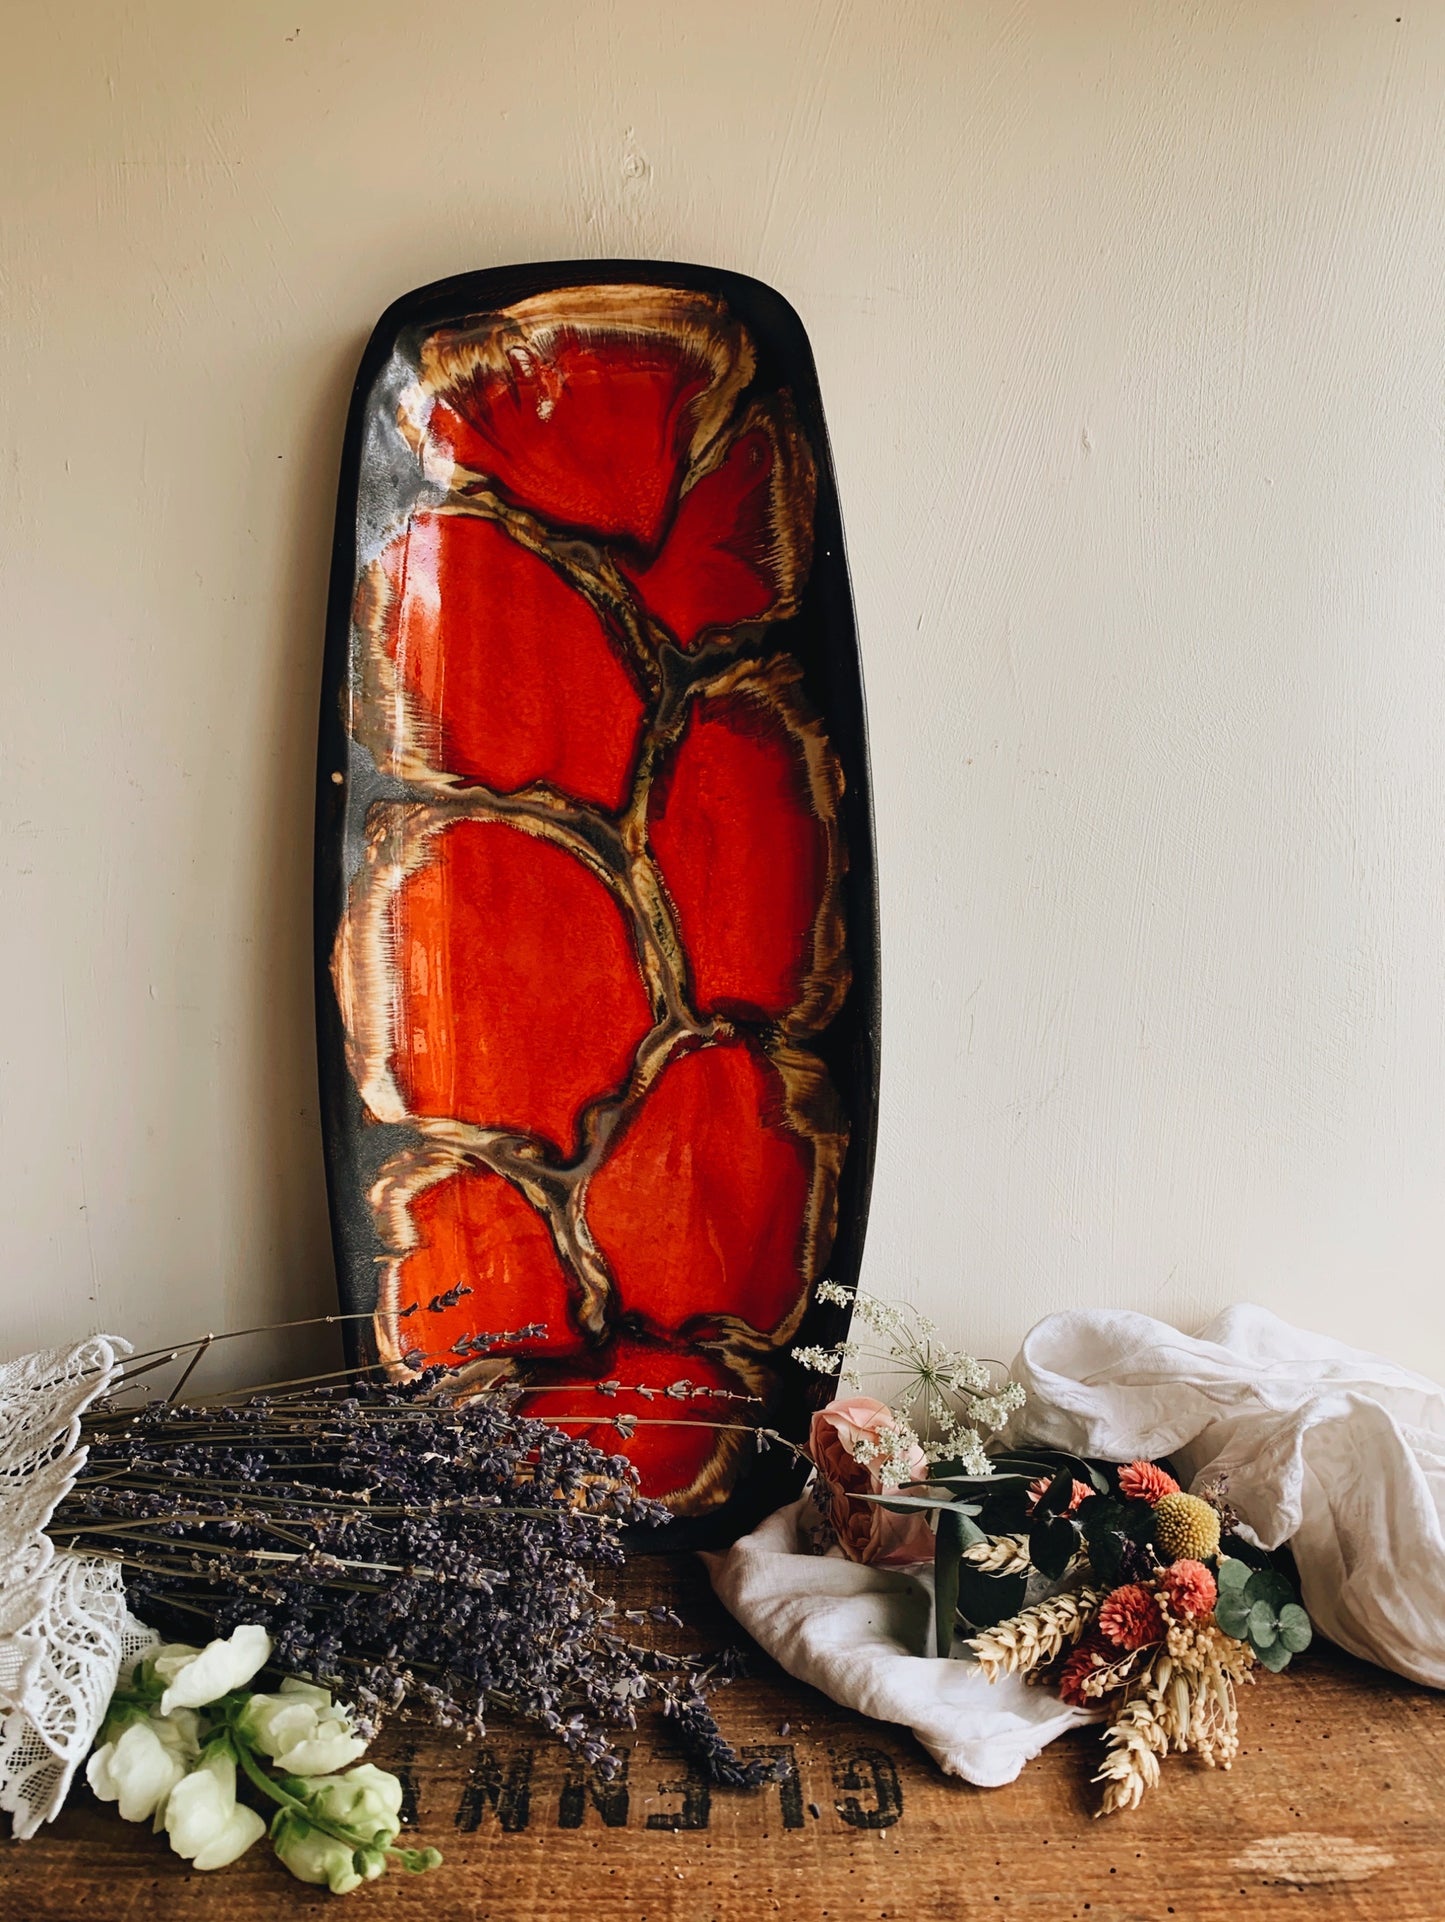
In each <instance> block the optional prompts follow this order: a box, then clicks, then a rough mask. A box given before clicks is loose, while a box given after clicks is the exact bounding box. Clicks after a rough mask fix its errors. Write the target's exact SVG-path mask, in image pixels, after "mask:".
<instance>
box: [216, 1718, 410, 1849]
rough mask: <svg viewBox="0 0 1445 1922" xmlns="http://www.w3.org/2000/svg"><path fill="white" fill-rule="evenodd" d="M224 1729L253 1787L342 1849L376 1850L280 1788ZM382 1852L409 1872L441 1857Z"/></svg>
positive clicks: (232, 1731)
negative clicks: (392, 1857)
mask: <svg viewBox="0 0 1445 1922" xmlns="http://www.w3.org/2000/svg"><path fill="white" fill-rule="evenodd" d="M225 1729H226V1738H227V1740H228V1741H229V1742H230V1745H231V1747H232V1749H233V1750H234V1752H235V1755H236V1759H237V1761H238V1762H239V1763H240V1764H241V1767H242V1768H243V1769H244V1770H245V1773H246V1776H247V1778H248V1780H249V1781H250V1782H251V1784H252V1786H253V1787H254V1788H258V1789H260V1791H261V1793H262V1794H263V1795H265V1796H268V1797H269V1798H270V1799H271V1801H273V1802H276V1803H279V1804H280V1806H281V1807H282V1808H283V1809H287V1810H289V1811H290V1812H291V1813H292V1814H295V1815H298V1816H300V1818H301V1820H302V1821H303V1822H305V1823H306V1824H307V1826H308V1827H309V1828H313V1829H316V1830H317V1831H318V1832H319V1833H320V1834H322V1835H329V1836H330V1837H331V1839H332V1841H333V1842H340V1843H341V1844H342V1846H343V1847H344V1848H348V1849H350V1850H351V1851H352V1852H353V1853H355V1852H356V1851H357V1850H359V1849H371V1848H375V1847H376V1843H375V1842H374V1840H373V1839H372V1837H371V1836H369V1835H358V1834H357V1832H356V1830H355V1829H344V1828H342V1827H340V1826H339V1825H338V1824H337V1823H334V1822H328V1821H327V1820H326V1818H325V1817H324V1816H322V1815H318V1814H317V1813H316V1812H315V1810H314V1809H313V1808H312V1807H311V1804H310V1803H309V1802H303V1801H302V1799H301V1797H300V1796H299V1795H292V1794H291V1793H290V1791H289V1790H287V1789H283V1788H282V1786H281V1784H280V1783H279V1782H278V1781H277V1780H276V1778H275V1777H274V1776H273V1775H269V1774H268V1773H267V1772H266V1770H265V1769H263V1768H262V1767H261V1765H260V1763H259V1762H258V1761H257V1760H256V1756H255V1753H254V1751H253V1750H252V1748H251V1744H250V1743H249V1742H248V1741H247V1740H246V1738H245V1736H244V1735H242V1734H241V1733H240V1731H239V1730H238V1729H237V1728H236V1726H235V1724H234V1722H232V1721H231V1720H230V1718H229V1717H228V1718H227V1720H226V1724H225ZM384 1853H385V1854H387V1855H394V1856H396V1857H397V1858H398V1860H399V1861H400V1862H401V1863H402V1864H403V1866H404V1867H406V1868H408V1869H414V1868H416V1866H417V1864H418V1863H419V1862H422V1861H423V1859H424V1858H426V1857H428V1856H433V1857H435V1861H429V1862H426V1864H425V1866H426V1867H428V1868H434V1867H435V1866H436V1865H437V1863H439V1862H440V1861H441V1856H440V1855H439V1854H438V1853H437V1851H436V1850H435V1849H399V1848H396V1847H394V1846H392V1845H391V1844H388V1845H387V1847H386V1849H385V1850H384Z"/></svg>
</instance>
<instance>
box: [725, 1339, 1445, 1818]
mask: <svg viewBox="0 0 1445 1922" xmlns="http://www.w3.org/2000/svg"><path fill="white" fill-rule="evenodd" d="M1014 1375H1015V1378H1016V1379H1017V1380H1019V1381H1021V1382H1022V1383H1023V1385H1024V1387H1025V1389H1026V1390H1027V1392H1028V1402H1027V1405H1026V1406H1025V1408H1024V1410H1023V1411H1022V1413H1021V1415H1020V1417H1019V1418H1018V1420H1019V1428H1020V1433H1023V1432H1026V1433H1027V1434H1028V1436H1029V1437H1030V1438H1031V1439H1032V1440H1034V1441H1036V1442H1041V1443H1044V1444H1047V1445H1048V1446H1051V1447H1055V1448H1066V1449H1068V1450H1070V1451H1071V1452H1072V1453H1075V1454H1081V1455H1094V1456H1098V1457H1101V1458H1103V1459H1106V1460H1113V1461H1131V1460H1134V1459H1135V1458H1137V1457H1141V1456H1143V1457H1154V1456H1158V1455H1169V1456H1172V1458H1173V1459H1174V1461H1175V1463H1176V1465H1177V1466H1178V1467H1179V1469H1180V1470H1181V1472H1182V1474H1183V1475H1184V1476H1185V1477H1186V1485H1193V1484H1197V1483H1199V1482H1201V1481H1204V1480H1207V1479H1208V1478H1209V1477H1211V1476H1212V1475H1215V1474H1218V1473H1220V1472H1222V1471H1223V1472H1227V1473H1228V1475H1229V1499H1230V1501H1231V1502H1232V1503H1233V1504H1234V1506H1235V1507H1236V1509H1237V1510H1238V1511H1239V1513H1240V1516H1241V1518H1242V1519H1243V1521H1244V1522H1245V1523H1246V1524H1247V1525H1248V1529H1249V1532H1250V1534H1251V1535H1252V1536H1253V1537H1254V1539H1255V1540H1257V1541H1258V1542H1259V1543H1260V1544H1261V1545H1262V1546H1264V1547H1266V1548H1276V1547H1278V1546H1280V1544H1282V1543H1283V1542H1286V1541H1288V1542H1290V1544H1291V1546H1292V1548H1293V1551H1294V1554H1295V1558H1296V1561H1297V1562H1298V1564H1299V1571H1300V1580H1301V1585H1302V1588H1303V1592H1304V1600H1305V1605H1306V1607H1307V1608H1308V1609H1309V1612H1310V1614H1311V1616H1312V1617H1313V1618H1314V1621H1315V1623H1316V1625H1317V1626H1318V1627H1319V1628H1320V1629H1321V1630H1322V1631H1323V1632H1324V1633H1325V1634H1326V1635H1328V1636H1330V1637H1331V1639H1333V1640H1334V1641H1337V1642H1339V1643H1340V1644H1341V1646H1342V1647H1344V1648H1347V1649H1349V1650H1351V1652H1352V1653H1354V1654H1356V1655H1362V1656H1364V1657H1365V1658H1366V1659H1367V1660H1369V1661H1373V1662H1378V1663H1380V1664H1381V1665H1382V1666H1384V1667H1386V1668H1391V1669H1394V1670H1396V1671H1397V1672H1398V1673H1399V1674H1401V1675H1407V1676H1409V1677H1410V1678H1411V1679H1412V1680H1414V1681H1418V1682H1424V1683H1427V1684H1429V1685H1430V1686H1432V1687H1435V1688H1441V1687H1445V1603H1442V1597H1445V1532H1442V1516H1445V1392H1442V1390H1441V1389H1440V1388H1439V1387H1437V1386H1436V1384H1435V1383H1433V1382H1431V1381H1427V1380H1426V1379H1425V1377H1424V1376H1422V1375H1416V1374H1412V1373H1411V1372H1410V1370H1409V1369H1406V1368H1400V1367H1397V1366H1396V1365H1395V1364H1394V1363H1393V1362H1388V1361H1383V1360H1381V1359H1380V1358H1379V1357H1378V1356H1375V1355H1369V1354H1365V1353H1363V1352H1361V1351H1360V1350H1358V1349H1353V1348H1347V1347H1346V1346H1345V1345H1344V1344H1343V1343H1342V1342H1337V1341H1332V1340H1331V1339H1330V1338H1329V1337H1328V1336H1326V1335H1314V1334H1309V1333H1307V1332H1306V1331H1305V1330H1303V1329H1299V1328H1294V1327H1291V1326H1290V1324H1289V1323H1288V1322H1285V1321H1281V1320H1280V1318H1279V1317H1278V1316H1277V1315H1273V1314H1270V1313H1269V1312H1268V1311H1267V1310H1265V1309H1262V1308H1255V1307H1251V1306H1248V1305H1242V1306H1239V1307H1235V1308H1231V1309H1228V1310H1227V1311H1226V1312H1225V1313H1224V1314H1222V1315H1220V1316H1219V1317H1218V1318H1217V1319H1216V1320H1215V1321H1213V1322H1211V1323H1210V1325H1209V1326H1208V1327H1207V1328H1206V1329H1205V1330H1204V1332H1203V1334H1202V1335H1199V1336H1197V1337H1191V1336H1188V1335H1182V1334H1180V1333H1179V1331H1178V1330H1177V1329H1174V1328H1171V1327H1169V1326H1168V1324H1167V1323H1165V1322H1162V1321H1155V1320H1154V1319H1153V1318H1152V1317H1150V1316H1148V1315H1137V1314H1129V1313H1123V1312H1116V1311H1113V1310H1107V1309H1080V1310H1075V1311H1072V1312H1068V1313H1064V1314H1058V1315H1050V1316H1048V1317H1047V1318H1046V1319H1045V1320H1044V1321H1041V1322H1040V1323H1039V1324H1038V1326H1037V1327H1036V1328H1034V1329H1033V1331H1032V1332H1031V1333H1030V1334H1029V1336H1028V1337H1027V1339H1026V1340H1025V1342H1024V1345H1023V1349H1022V1351H1021V1353H1020V1355H1019V1359H1018V1361H1017V1362H1016V1363H1015V1364H1014ZM806 1512H807V1498H806V1497H805V1498H804V1500H803V1501H800V1502H795V1503H793V1504H792V1505H791V1506H790V1507H787V1508H783V1509H780V1510H779V1511H778V1513H777V1514H775V1515H772V1516H770V1517H769V1518H768V1520H767V1521H765V1522H764V1523H763V1524H762V1525H761V1526H760V1527H759V1528H757V1529H755V1530H754V1531H753V1533H752V1534H751V1535H746V1536H744V1537H743V1539H742V1540H741V1541H738V1542H735V1543H734V1544H733V1546H732V1547H731V1548H730V1549H729V1550H728V1551H727V1552H726V1553H725V1554H720V1555H708V1556H705V1557H704V1558H703V1559H704V1560H705V1561H706V1562H707V1564H708V1571H709V1574H710V1575H711V1578H712V1583H713V1587H714V1588H715V1589H716V1591H717V1594H718V1596H719V1598H720V1599H721V1601H722V1602H723V1603H724V1604H725V1605H726V1607H727V1608H728V1609H729V1610H730V1611H731V1612H732V1614H733V1615H734V1616H735V1617H736V1618H737V1620H738V1621H739V1622H740V1623H741V1624H742V1626H743V1627H744V1628H745V1629H746V1630H747V1631H748V1633H749V1634H750V1635H751V1636H752V1637H753V1638H754V1640H755V1641H757V1642H759V1643H760V1644H761V1645H762V1647H763V1648H764V1649H766V1651H767V1652H768V1654H770V1655H771V1656H772V1657H773V1658H774V1660H775V1661H777V1662H778V1663H779V1664H780V1666H781V1667H783V1668H785V1669H786V1670H787V1671H788V1673H789V1674H790V1675H794V1676H796V1677H797V1678H798V1680H800V1681H803V1682H808V1683H810V1684H811V1685H812V1686H813V1687H815V1688H818V1689H821V1690H822V1691H823V1693H824V1694H825V1695H829V1696H831V1697H832V1698H833V1700H834V1701H837V1702H841V1703H843V1704H844V1706H845V1707H848V1708H853V1709H856V1710H858V1711H859V1712H860V1713H861V1714H864V1715H868V1716H872V1717H874V1718H875V1719H877V1720H879V1721H883V1722H898V1723H902V1724H904V1725H905V1726H906V1727H908V1728H911V1729H912V1730H913V1731H914V1732H915V1734H916V1735H917V1736H918V1738H919V1740H920V1741H921V1742H922V1743H923V1745H924V1747H925V1748H926V1749H927V1750H928V1752H929V1753H930V1755H932V1756H933V1758H934V1759H935V1761H937V1762H938V1763H939V1765H940V1766H941V1767H942V1768H943V1769H945V1770H946V1771H947V1772H948V1773H949V1774H953V1775H961V1776H963V1777H964V1778H965V1779H966V1780H967V1781H970V1782H973V1783H976V1784H978V1785H979V1786H980V1787H984V1788H995V1787H998V1786H1000V1785H1001V1784H1003V1783H1005V1782H1011V1781H1013V1780H1014V1778H1015V1777H1016V1776H1017V1775H1018V1773H1019V1771H1020V1769H1022V1767H1023V1765H1024V1763H1025V1762H1027V1761H1029V1760H1031V1759H1032V1758H1033V1757H1034V1756H1035V1755H1037V1754H1038V1753H1039V1751H1040V1750H1041V1749H1042V1748H1043V1747H1044V1746H1045V1744H1046V1743H1048V1742H1051V1741H1053V1739H1054V1738H1055V1737H1056V1736H1058V1735H1062V1734H1063V1733H1064V1732H1065V1731H1066V1730H1067V1729H1070V1728H1075V1727H1077V1726H1078V1725H1079V1724H1080V1723H1082V1722H1086V1721H1089V1720H1091V1719H1093V1713H1094V1712H1092V1711H1088V1710H1082V1709H1071V1708H1068V1707H1066V1706H1065V1705H1064V1704H1063V1703H1061V1702H1060V1701H1059V1700H1058V1698H1057V1697H1056V1696H1054V1695H1053V1694H1051V1693H1050V1692H1049V1691H1048V1690H1045V1689H1031V1688H1029V1687H1027V1686H1026V1685H1025V1684H1024V1683H1023V1682H1021V1681H1019V1680H1018V1679H1017V1678H1016V1677H1012V1676H1009V1677H1005V1678H1003V1679H1002V1680H1001V1681H999V1682H994V1683H990V1682H988V1681H986V1680H985V1679H984V1677H983V1675H982V1673H981V1672H980V1671H979V1670H978V1669H977V1668H976V1667H974V1666H973V1665H972V1664H971V1663H969V1662H968V1661H953V1662H938V1661H933V1660H931V1659H928V1658H927V1657H926V1656H925V1655H924V1653H923V1651H924V1650H925V1649H926V1648H927V1647H928V1646H929V1635H930V1623H931V1616H932V1606H933V1602H932V1570H931V1569H929V1568H926V1567H921V1568H918V1569H914V1570H899V1569H880V1568H864V1567H860V1566H859V1565H858V1564H857V1563H854V1562H849V1561H845V1560H843V1559H842V1558H841V1556H840V1555H838V1554H837V1553H836V1552H835V1553H834V1554H832V1555H828V1556H821V1557H820V1556H817V1555H814V1554H811V1553H810V1552H809V1546H810V1544H809V1541H808V1539H807V1530H806V1528H800V1526H799V1524H800V1521H802V1520H803V1519H804V1518H805V1517H806Z"/></svg>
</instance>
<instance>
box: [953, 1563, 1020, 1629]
mask: <svg viewBox="0 0 1445 1922" xmlns="http://www.w3.org/2000/svg"><path fill="white" fill-rule="evenodd" d="M1028 1585H1029V1578H1028V1571H1027V1570H1025V1571H1024V1572H1023V1573H1022V1574H1019V1575H985V1574H984V1572H983V1570H982V1569H978V1568H973V1567H972V1566H970V1564H969V1563H968V1562H963V1563H961V1564H960V1566H959V1571H958V1612H959V1614H960V1616H962V1618H963V1619H964V1621H966V1622H967V1623H968V1625H969V1626H970V1627H971V1628H973V1629H975V1630H983V1629H985V1628H992V1627H993V1626H994V1624H995V1622H1006V1621H1007V1620H1008V1618H1009V1616H1010V1615H1017V1614H1018V1612H1019V1610H1020V1609H1021V1608H1022V1607H1023V1605H1024V1596H1025V1594H1026V1593H1027V1591H1028Z"/></svg>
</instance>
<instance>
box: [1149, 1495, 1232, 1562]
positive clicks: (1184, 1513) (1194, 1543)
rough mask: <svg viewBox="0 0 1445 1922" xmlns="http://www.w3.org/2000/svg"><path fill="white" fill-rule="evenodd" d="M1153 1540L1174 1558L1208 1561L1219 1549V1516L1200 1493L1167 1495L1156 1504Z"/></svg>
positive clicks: (1178, 1559)
mask: <svg viewBox="0 0 1445 1922" xmlns="http://www.w3.org/2000/svg"><path fill="white" fill-rule="evenodd" d="M1154 1540H1155V1541H1156V1542H1157V1543H1158V1546H1159V1551H1160V1553H1161V1554H1162V1555H1163V1556H1164V1557H1165V1559H1166V1560H1167V1561H1171V1562H1184V1561H1189V1562H1207V1561H1209V1560H1210V1559H1211V1557H1213V1556H1215V1555H1217V1554H1218V1553H1219V1517H1218V1515H1217V1514H1216V1513H1215V1511H1214V1510H1213V1509H1212V1508H1211V1507H1210V1506H1209V1503H1208V1502H1202V1501H1200V1499H1199V1497H1198V1496H1197V1495H1165V1496H1163V1497H1162V1498H1161V1499H1160V1500H1159V1501H1157V1502H1156V1503H1155V1504H1154Z"/></svg>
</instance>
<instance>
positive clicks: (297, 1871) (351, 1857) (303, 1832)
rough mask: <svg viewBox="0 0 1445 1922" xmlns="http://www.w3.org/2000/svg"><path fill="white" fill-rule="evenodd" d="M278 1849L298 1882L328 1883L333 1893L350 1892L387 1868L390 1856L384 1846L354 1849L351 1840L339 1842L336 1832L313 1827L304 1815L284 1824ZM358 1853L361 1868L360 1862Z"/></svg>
mask: <svg viewBox="0 0 1445 1922" xmlns="http://www.w3.org/2000/svg"><path fill="white" fill-rule="evenodd" d="M276 1853H277V1855H278V1856H280V1858H281V1860H282V1861H283V1862H284V1863H285V1864H286V1866H287V1868H288V1869H290V1871H291V1873H292V1874H293V1875H294V1876H295V1877H296V1879H297V1881H298V1882H314V1883H316V1884H318V1885H320V1884H321V1883H325V1885H326V1887H327V1888H329V1889H330V1891H331V1893H332V1894H333V1895H350V1893H351V1891H352V1890H353V1889H359V1888H360V1887H361V1885H362V1883H363V1882H371V1881H374V1880H375V1878H376V1877H377V1876H378V1875H381V1874H383V1873H384V1872H385V1869H386V1856H385V1855H384V1854H383V1853H382V1851H381V1850H380V1849H362V1850H357V1849H354V1848H352V1847H351V1845H350V1843H349V1842H338V1841H337V1840H336V1838H335V1836H332V1835H323V1834H322V1832H321V1830H320V1829H313V1828H312V1827H311V1826H310V1825H309V1824H308V1823H307V1822H306V1821H305V1820H304V1819H303V1818H302V1817H301V1816H295V1817H293V1818H292V1819H291V1820H289V1821H287V1822H283V1823H282V1824H281V1826H280V1829H279V1830H278V1832H277V1835H276ZM358 1857H359V1859H360V1861H361V1869H360V1870H358V1868H357V1866H356V1864H357V1860H358Z"/></svg>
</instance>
